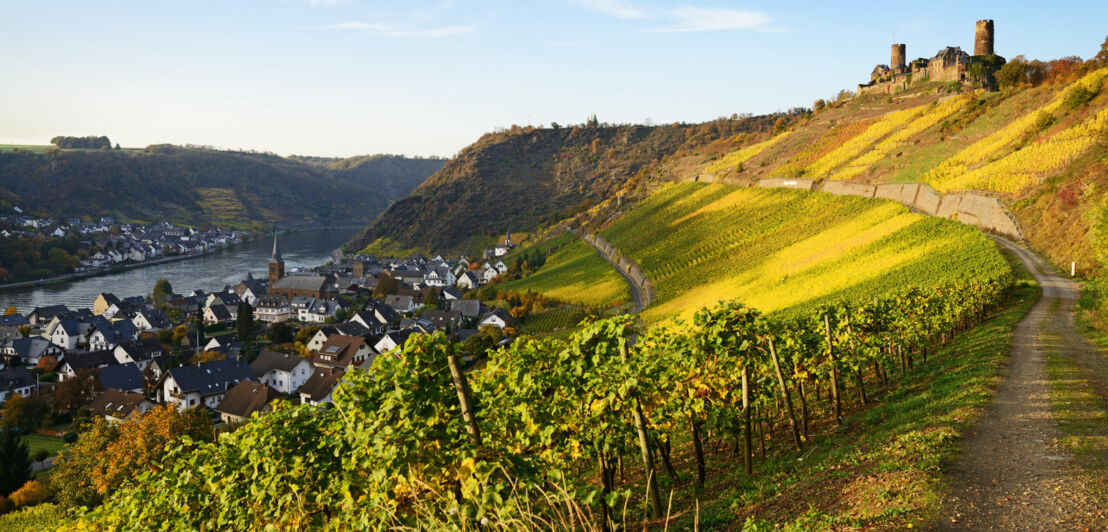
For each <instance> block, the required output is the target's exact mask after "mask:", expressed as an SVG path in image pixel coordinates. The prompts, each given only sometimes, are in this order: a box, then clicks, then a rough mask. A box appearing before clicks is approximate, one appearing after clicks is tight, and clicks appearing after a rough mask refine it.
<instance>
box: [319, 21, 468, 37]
mask: <svg viewBox="0 0 1108 532" xmlns="http://www.w3.org/2000/svg"><path fill="white" fill-rule="evenodd" d="M325 29H329V30H356V31H363V32H366V33H371V34H373V35H379V36H382V37H405V38H425V39H439V38H442V37H450V36H453V35H462V34H466V33H473V30H474V27H473V26H464V25H454V26H441V27H431V28H418V29H412V28H398V27H397V26H395V25H393V24H389V23H385V22H361V21H357V20H352V21H348V22H341V23H339V24H332V25H330V26H327V27H326V28H325Z"/></svg>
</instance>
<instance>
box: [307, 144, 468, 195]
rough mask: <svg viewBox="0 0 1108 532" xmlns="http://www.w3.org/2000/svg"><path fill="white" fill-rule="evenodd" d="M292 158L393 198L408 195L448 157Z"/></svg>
mask: <svg viewBox="0 0 1108 532" xmlns="http://www.w3.org/2000/svg"><path fill="white" fill-rule="evenodd" d="M289 158H290V159H293V160H297V161H300V162H302V163H305V164H309V165H312V166H316V167H319V168H322V169H324V170H326V171H327V172H328V173H329V174H331V175H332V176H334V177H336V178H338V179H341V180H343V181H347V182H350V183H353V184H355V185H361V186H364V187H367V188H370V189H373V190H375V191H377V192H380V193H382V194H384V196H385V197H386V198H388V199H390V200H398V199H400V198H403V197H404V196H407V195H408V193H409V192H411V191H413V190H415V188H416V187H418V186H419V184H420V183H422V182H423V181H424V180H425V179H427V176H429V175H431V174H433V173H435V172H438V171H439V170H441V169H442V167H443V165H444V164H446V159H440V158H437V157H428V158H422V157H405V156H403V155H388V154H378V155H358V156H355V157H347V158H345V159H338V158H330V157H303V156H297V155H293V156H291V157H289Z"/></svg>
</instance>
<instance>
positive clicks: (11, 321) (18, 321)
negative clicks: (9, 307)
mask: <svg viewBox="0 0 1108 532" xmlns="http://www.w3.org/2000/svg"><path fill="white" fill-rule="evenodd" d="M30 324H31V322H30V321H29V320H27V316H24V315H22V314H10V315H0V327H22V326H24V325H30Z"/></svg>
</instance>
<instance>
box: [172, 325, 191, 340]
mask: <svg viewBox="0 0 1108 532" xmlns="http://www.w3.org/2000/svg"><path fill="white" fill-rule="evenodd" d="M188 334H189V328H188V326H187V325H185V324H181V325H178V326H176V327H174V328H173V337H172V340H173V343H175V344H179V343H181V338H184V337H186V336H188Z"/></svg>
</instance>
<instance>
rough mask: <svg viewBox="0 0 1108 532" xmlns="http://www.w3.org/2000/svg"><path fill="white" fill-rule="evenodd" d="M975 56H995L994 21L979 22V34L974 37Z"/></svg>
mask: <svg viewBox="0 0 1108 532" xmlns="http://www.w3.org/2000/svg"><path fill="white" fill-rule="evenodd" d="M973 55H993V21H991V20H978V21H977V32H976V33H975V34H974V36H973Z"/></svg>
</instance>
